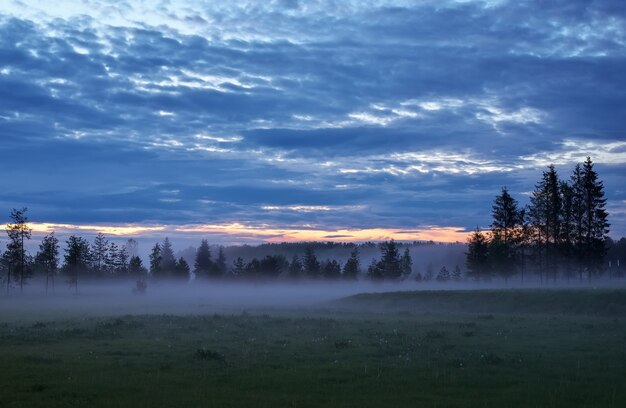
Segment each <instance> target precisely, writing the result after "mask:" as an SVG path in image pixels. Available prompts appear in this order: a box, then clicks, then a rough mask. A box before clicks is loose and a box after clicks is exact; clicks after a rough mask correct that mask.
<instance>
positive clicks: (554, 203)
mask: <svg viewBox="0 0 626 408" xmlns="http://www.w3.org/2000/svg"><path fill="white" fill-rule="evenodd" d="M559 184H560V183H559V178H558V175H557V173H556V170H555V168H554V166H553V165H550V166H548V170H547V171H544V172H543V174H542V178H541V181H539V183H537V185H536V186H535V190H534V191H533V193H532V196H531V199H530V201H531V205H530V217H531V222H532V226H533V230H534V231H535V233H536V235H535V246H536V248H537V249H538V251H539V253H540V254H541V253H543V257H544V259H545V267H546V268H547V271H546V277H547V273H548V271H550V270H551V271H552V273H553V277H554V279H555V280H556V275H557V270H556V269H557V262H556V261H557V259H556V257H557V253H558V251H557V250H558V246H559V242H560V237H561V210H562V203H561V194H560V191H559ZM540 273H541V274H542V275H541V277H542V279H543V272H542V269H540Z"/></svg>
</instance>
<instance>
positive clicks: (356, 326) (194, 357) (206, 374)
mask: <svg viewBox="0 0 626 408" xmlns="http://www.w3.org/2000/svg"><path fill="white" fill-rule="evenodd" d="M625 299H626V291H625V290H595V291H594V290H551V291H549V290H544V291H542V290H526V291H525V290H515V291H511V290H502V291H495V290H494V291H457V292H411V293H390V294H372V295H358V296H355V297H350V298H348V299H343V300H341V301H338V302H332V303H329V304H327V305H326V306H324V307H319V308H316V309H299V310H287V309H281V310H274V311H269V312H263V311H258V312H255V311H250V312H249V313H234V314H229V313H228V312H224V313H222V314H219V315H126V316H118V317H92V318H76V317H73V318H69V319H68V318H64V317H63V316H59V317H58V318H56V319H48V320H46V321H42V322H28V323H23V324H21V323H19V322H10V323H8V322H5V323H2V324H0V406H2V407H24V406H41V407H44V406H45V407H51V406H67V407H71V406H84V407H115V406H129V407H130V406H132V407H190V406H202V407H241V406H252V407H335V406H336V407H382V406H389V407H409V406H410V407H418V406H420V407H421V406H425V407H447V406H456V407H624V406H626V320H625V318H626V316H625V315H624V313H623V310H624V309H623V306H624V302H625V301H626V300H625ZM581 305H584V306H585V307H581Z"/></svg>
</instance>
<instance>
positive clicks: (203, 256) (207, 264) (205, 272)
mask: <svg viewBox="0 0 626 408" xmlns="http://www.w3.org/2000/svg"><path fill="white" fill-rule="evenodd" d="M212 270H213V261H211V249H210V248H209V243H208V241H207V240H206V239H203V240H202V242H200V247H198V250H197V252H196V260H195V263H194V273H195V274H196V277H198V278H208V277H209V276H210V275H211V271H212Z"/></svg>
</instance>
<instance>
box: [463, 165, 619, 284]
mask: <svg viewBox="0 0 626 408" xmlns="http://www.w3.org/2000/svg"><path fill="white" fill-rule="evenodd" d="M491 215H492V223H491V226H490V229H489V230H488V231H481V230H480V229H479V228H477V229H476V231H474V232H473V233H472V234H471V235H470V237H469V240H468V252H467V274H468V276H470V277H472V278H473V279H476V280H488V279H490V278H492V277H494V276H500V277H502V278H504V279H505V280H508V279H511V278H512V277H514V276H519V278H520V280H521V281H522V282H523V281H524V279H528V278H529V277H534V278H538V279H539V280H540V281H542V282H547V281H556V280H557V279H567V280H571V279H574V278H577V279H579V280H581V281H582V280H583V278H584V277H586V278H587V279H589V280H591V279H592V278H594V277H598V276H601V275H602V274H603V273H604V272H606V271H607V263H606V260H605V258H606V255H607V251H608V249H609V248H610V247H611V245H612V244H613V242H612V241H611V240H610V238H609V237H608V233H609V226H610V225H609V222H608V212H607V211H606V199H605V198H604V186H603V182H602V181H601V180H600V178H599V177H598V173H597V172H596V171H595V169H594V163H593V162H592V160H591V158H590V157H587V159H586V160H585V162H584V163H582V164H581V163H579V164H577V165H576V166H575V167H574V169H573V171H572V173H571V174H570V176H569V177H567V178H565V179H562V178H560V177H559V175H558V173H557V170H556V168H555V167H554V165H550V166H548V168H547V169H546V170H544V171H543V173H542V176H541V179H540V180H539V181H538V182H537V184H535V187H534V190H533V191H532V193H531V196H530V202H529V204H528V205H526V206H520V205H519V203H518V201H517V200H516V199H515V198H513V197H512V196H511V194H510V193H509V190H508V189H507V187H502V190H501V192H500V194H499V195H497V196H496V198H495V200H494V202H493V206H492V211H491ZM618 263H619V260H618Z"/></svg>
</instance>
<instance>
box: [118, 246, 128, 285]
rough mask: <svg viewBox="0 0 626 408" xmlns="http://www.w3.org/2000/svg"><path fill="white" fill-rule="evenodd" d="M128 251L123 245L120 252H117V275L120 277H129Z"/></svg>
mask: <svg viewBox="0 0 626 408" xmlns="http://www.w3.org/2000/svg"><path fill="white" fill-rule="evenodd" d="M128 266H129V265H128V251H127V249H126V245H122V247H120V249H119V251H117V259H116V273H117V275H119V276H122V277H123V276H126V275H128Z"/></svg>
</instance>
